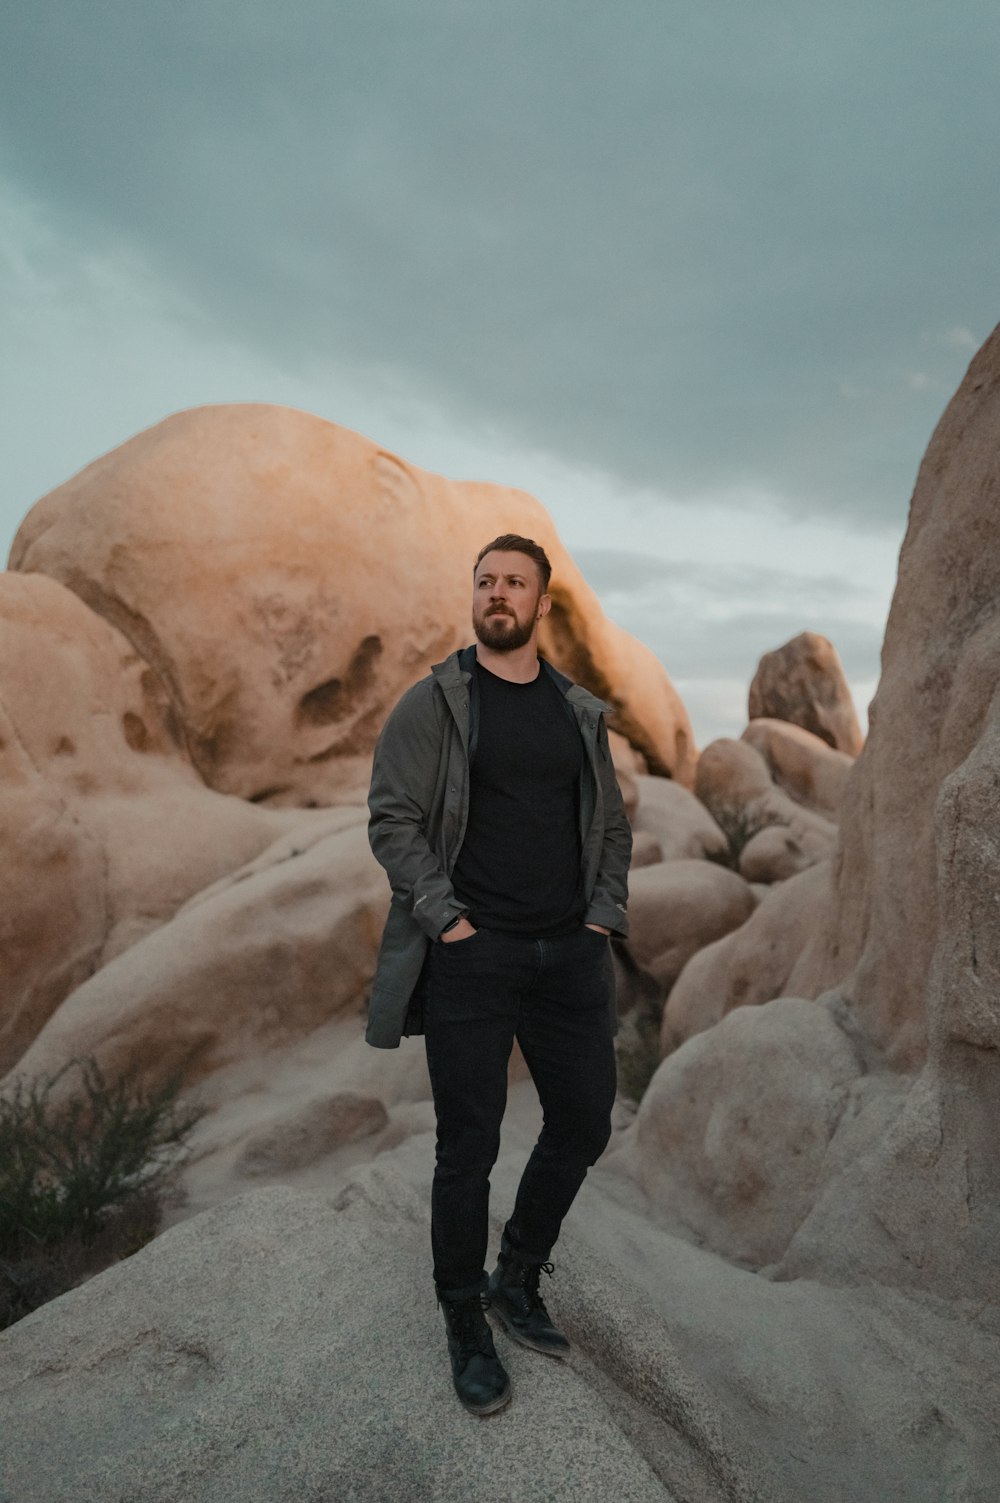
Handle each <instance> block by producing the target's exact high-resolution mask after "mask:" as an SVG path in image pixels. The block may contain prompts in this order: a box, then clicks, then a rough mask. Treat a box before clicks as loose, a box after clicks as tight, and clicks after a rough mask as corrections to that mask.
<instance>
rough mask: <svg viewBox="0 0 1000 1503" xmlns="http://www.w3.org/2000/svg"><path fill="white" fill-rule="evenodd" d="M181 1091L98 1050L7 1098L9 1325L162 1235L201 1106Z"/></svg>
mask: <svg viewBox="0 0 1000 1503" xmlns="http://www.w3.org/2000/svg"><path fill="white" fill-rule="evenodd" d="M71 1072H76V1073H78V1075H79V1079H78V1081H77V1082H76V1083H75V1087H74V1088H73V1089H72V1090H68V1089H67V1087H68V1085H69V1082H68V1081H66V1082H64V1080H63V1077H64V1076H66V1075H68V1074H70V1073H71ZM57 1085H61V1087H62V1088H61V1089H60V1090H59V1091H58V1093H56V1091H55V1088H56V1086H57ZM179 1090H180V1082H179V1081H177V1080H171V1081H169V1082H167V1083H166V1084H164V1085H162V1086H160V1087H159V1088H158V1089H156V1090H152V1091H150V1090H144V1089H142V1088H141V1087H140V1086H139V1085H138V1084H137V1083H136V1082H135V1081H134V1079H132V1078H131V1077H129V1076H120V1077H118V1078H117V1079H116V1080H114V1081H108V1080H106V1079H105V1077H104V1075H103V1073H102V1072H101V1070H100V1068H99V1066H98V1065H97V1063H96V1061H95V1060H92V1059H91V1060H74V1061H71V1063H70V1064H68V1065H66V1066H65V1067H64V1068H63V1069H62V1070H60V1071H59V1072H58V1073H57V1074H56V1075H54V1076H52V1077H50V1078H47V1079H41V1080H33V1081H18V1082H17V1083H16V1084H15V1085H14V1087H13V1089H12V1091H11V1092H10V1094H9V1095H8V1096H6V1097H5V1098H0V1329H3V1327H5V1326H8V1325H11V1324H12V1323H13V1322H14V1321H15V1320H19V1319H20V1318H21V1316H23V1315H27V1314H28V1312H29V1311H30V1310H33V1309H35V1308H37V1306H38V1305H40V1304H44V1303H45V1301H46V1300H48V1299H52V1298H54V1297H55V1296H56V1295H57V1294H61V1293H63V1292H64V1291H65V1290H67V1289H69V1288H71V1287H72V1286H73V1285H74V1284H76V1283H79V1282H80V1280H81V1279H83V1278H85V1277H86V1276H87V1275H88V1274H89V1273H95V1272H97V1271H98V1270H99V1269H100V1268H103V1267H106V1266H107V1265H108V1264H109V1263H112V1262H115V1261H117V1259H119V1258H122V1257H127V1256H128V1255H129V1254H130V1253H133V1252H136V1251H138V1249H139V1248H140V1247H142V1246H143V1244H144V1243H146V1242H148V1241H149V1240H150V1238H151V1237H153V1236H154V1235H155V1233H156V1229H157V1227H158V1225H159V1221H160V1215H161V1212H162V1208H163V1205H164V1203H165V1200H166V1197H167V1195H168V1194H169V1192H170V1191H171V1189H172V1187H173V1184H174V1182H175V1174H176V1169H177V1166H178V1164H179V1162H180V1159H181V1157H182V1155H183V1153H184V1151H185V1147H186V1140H187V1138H188V1135H189V1133H190V1131H191V1129H192V1128H193V1126H194V1125H195V1122H196V1121H197V1120H198V1116H199V1113H198V1112H197V1111H191V1110H188V1111H181V1109H180V1108H179V1106H178V1102H177V1096H178V1092H179Z"/></svg>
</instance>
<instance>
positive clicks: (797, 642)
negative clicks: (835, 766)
mask: <svg viewBox="0 0 1000 1503" xmlns="http://www.w3.org/2000/svg"><path fill="white" fill-rule="evenodd" d="M749 717H750V719H751V720H756V719H758V718H761V717H764V718H767V719H771V720H787V721H789V722H790V723H791V724H792V725H800V726H801V727H802V728H803V730H806V731H811V732H812V733H813V735H815V736H818V737H819V738H820V740H822V741H825V742H826V743H827V745H829V746H832V747H834V748H835V749H836V750H837V751H841V752H846V753H847V755H848V756H850V757H856V756H857V755H858V753H859V752H860V750H861V748H862V746H863V745H864V737H863V736H862V734H861V726H860V724H859V722H858V714H857V711H856V710H855V708H854V701H853V700H852V698H851V691H850V688H849V687H848V683H847V679H846V677H845V675H844V670H843V668H842V667H841V663H840V658H839V657H838V655H837V651H836V649H835V647H834V646H833V643H832V642H831V641H829V639H828V638H827V637H821V636H820V635H819V633H818V632H814V631H804V632H800V633H799V635H798V636H797V637H792V639H791V641H789V642H786V643H784V645H783V646H781V647H778V648H775V650H774V651H773V652H765V654H764V656H763V657H762V658H761V660H760V662H759V663H758V664H757V672H756V673H755V674H754V677H753V681H752V683H751V684H750V694H749Z"/></svg>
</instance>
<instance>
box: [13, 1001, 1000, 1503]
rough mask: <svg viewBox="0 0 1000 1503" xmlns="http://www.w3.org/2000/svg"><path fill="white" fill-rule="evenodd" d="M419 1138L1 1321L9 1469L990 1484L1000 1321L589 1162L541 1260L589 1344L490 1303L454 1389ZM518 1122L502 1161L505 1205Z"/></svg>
mask: <svg viewBox="0 0 1000 1503" xmlns="http://www.w3.org/2000/svg"><path fill="white" fill-rule="evenodd" d="M737 1016H738V1015H734V1017H733V1019H731V1020H729V1021H730V1023H731V1024H735V1023H736V1021H737ZM792 1036H793V1037H794V1035H792ZM799 1047H801V1045H800V1046H799ZM806 1057H808V1056H806ZM789 1079H790V1072H789V1071H788V1070H787V1068H786V1070H785V1073H784V1076H783V1080H784V1081H788V1080H789ZM802 1095H803V1092H802V1091H801V1090H800V1092H799V1096H800V1099H801V1097H802ZM753 1107H754V1109H755V1110H757V1111H758V1113H759V1112H760V1110H761V1104H760V1102H758V1103H756V1104H753ZM424 1148H425V1149H426V1150H427V1151H426V1152H424V1153H423V1154H421V1155H418V1154H417V1153H415V1152H410V1151H407V1150H405V1149H401V1150H399V1151H397V1152H395V1153H393V1154H392V1155H389V1156H386V1157H385V1158H383V1159H382V1160H381V1161H379V1162H377V1163H376V1164H373V1165H371V1166H369V1167H367V1168H365V1169H363V1170H361V1171H359V1172H357V1173H356V1174H355V1175H354V1176H353V1177H352V1178H351V1179H350V1180H349V1181H348V1182H347V1183H346V1184H345V1185H344V1186H343V1187H342V1188H341V1189H340V1191H339V1192H338V1193H337V1194H336V1196H335V1197H331V1196H329V1195H324V1196H319V1195H315V1194H306V1193H303V1192H301V1191H293V1190H290V1189H287V1188H285V1187H274V1188H270V1189H267V1190H256V1191H254V1192H253V1193H252V1194H248V1195H242V1196H240V1197H238V1198H235V1199H231V1200H229V1201H227V1202H226V1203H225V1204H224V1205H220V1206H217V1207H215V1208H213V1209H212V1210H210V1211H207V1212H206V1213H204V1214H203V1215H200V1216H198V1217H196V1218H194V1219H192V1220H189V1221H187V1222H185V1223H184V1224H183V1225H181V1226H177V1227H175V1228H173V1229H171V1230H170V1231H168V1232H166V1233H165V1234H164V1235H162V1236H161V1237H159V1238H158V1239H157V1240H156V1241H155V1242H153V1243H152V1244H150V1246H148V1247H147V1248H146V1249H144V1250H143V1251H142V1252H140V1253H138V1254H137V1255H136V1256H134V1257H133V1258H130V1259H129V1260H127V1261H126V1262H124V1263H122V1264H120V1265H119V1266H118V1267H116V1268H113V1269H110V1270H109V1271H108V1272H106V1273H104V1274H101V1275H100V1276H98V1277H97V1278H96V1279H93V1280H92V1281H91V1282H90V1283H88V1284H85V1285H84V1286H83V1287H82V1288H80V1289H76V1290H74V1291H73V1292H72V1293H70V1294H68V1295H66V1296H64V1297H63V1298H62V1299H60V1300H58V1301H56V1302H54V1303H53V1304H51V1305H49V1306H46V1307H44V1308H43V1309H41V1310H39V1311H37V1312H36V1313H35V1314H34V1315H31V1316H28V1317H27V1318H26V1319H25V1320H23V1321H21V1322H20V1323H19V1324H18V1325H17V1326H14V1327H13V1328H12V1329H11V1330H9V1331H7V1332H4V1333H2V1334H0V1409H2V1412H3V1415H4V1433H3V1441H2V1464H3V1481H4V1488H5V1491H6V1492H7V1493H8V1494H9V1495H10V1497H12V1498H16V1499H17V1500H18V1503H51V1500H53V1499H55V1498H69V1497H72V1498H73V1499H80V1500H88V1503H133V1500H136V1499H139V1498H141V1499H142V1500H143V1503H208V1500H211V1503H243V1500H245V1499H247V1498H253V1499H254V1500H255V1503H293V1500H294V1503H299V1500H301V1499H303V1498H311V1499H312V1498H314V1499H317V1500H319V1499H324V1500H325V1499H345V1500H347V1499H350V1500H352V1503H383V1500H384V1499H385V1498H386V1497H393V1498H397V1497H398V1498H401V1499H402V1498H405V1499H411V1498H413V1499H417V1498H423V1499H433V1500H435V1503H452V1500H454V1503H466V1500H467V1499H468V1497H469V1485H470V1477H471V1476H472V1473H473V1471H474V1474H475V1486H474V1491H475V1496H476V1498H477V1499H480V1500H482V1503H508V1500H510V1499H511V1498H517V1499H518V1500H519V1503H548V1500H563V1499H565V1500H567V1503H568V1500H570V1499H573V1500H576V1499H581V1498H582V1499H585V1498H599V1499H606V1498H615V1499H621V1500H623V1503H671V1500H676V1503H680V1500H681V1499H685V1500H686V1499H699V1500H701V1499H704V1500H706V1503H802V1498H803V1487H804V1486H805V1490H806V1492H807V1493H808V1496H809V1498H810V1500H815V1503H842V1500H843V1499H845V1498H850V1499H851V1503H885V1500H886V1499H887V1498H899V1499H904V1498H905V1499H906V1500H907V1503H940V1500H941V1499H942V1498H946V1497H948V1496H949V1495H950V1494H951V1495H957V1496H961V1497H963V1498H967V1499H969V1500H970V1503H987V1500H989V1499H990V1498H991V1497H992V1495H993V1492H994V1491H995V1478H996V1474H997V1468H998V1466H1000V1447H998V1442H997V1434H996V1424H995V1416H996V1411H997V1406H998V1404H1000V1383H998V1379H997V1374H998V1372H1000V1356H998V1341H997V1337H996V1335H995V1334H994V1335H992V1336H990V1335H989V1333H987V1332H985V1331H977V1330H976V1329H975V1328H972V1327H969V1326H968V1325H965V1326H963V1325H961V1324H960V1323H959V1322H956V1321H955V1320H953V1319H950V1318H948V1316H947V1314H945V1313H939V1312H937V1311H935V1310H934V1309H932V1308H929V1307H928V1306H927V1305H926V1303H922V1302H918V1301H915V1300H906V1299H902V1298H900V1297H898V1296H893V1297H892V1298H891V1299H888V1298H886V1297H885V1296H884V1294H883V1295H882V1296H881V1297H880V1296H879V1291H876V1290H873V1289H872V1288H871V1287H867V1288H865V1289H863V1290H859V1291H840V1290H833V1289H824V1288H822V1287H820V1286H817V1285H816V1284H813V1283H810V1282H808V1281H801V1282H791V1283H772V1282H769V1281H768V1280H766V1279H762V1278H757V1277H754V1276H752V1275H750V1274H748V1273H746V1272H744V1271H742V1270H740V1269H737V1268H733V1267H731V1266H728V1265H727V1264H726V1263H725V1262H724V1261H723V1260H722V1259H721V1258H718V1257H714V1256H712V1255H710V1254H706V1253H705V1252H703V1251H700V1250H698V1249H696V1248H694V1247H692V1246H690V1245H688V1244H687V1243H685V1242H684V1241H681V1240H679V1239H678V1238H677V1237H676V1236H673V1235H670V1234H669V1233H668V1232H667V1231H666V1230H663V1229H660V1228H657V1227H654V1226H653V1225H651V1224H650V1222H649V1221H648V1220H647V1219H645V1218H644V1217H643V1216H642V1215H641V1214H639V1213H638V1212H637V1210H636V1208H635V1207H633V1206H631V1205H628V1204H625V1203H623V1201H622V1197H621V1194H620V1192H619V1193H617V1194H616V1196H615V1198H612V1197H611V1196H610V1195H609V1194H608V1188H609V1185H608V1182H607V1181H606V1180H605V1181H603V1183H602V1175H601V1171H600V1170H597V1171H595V1172H593V1173H592V1174H591V1175H590V1176H589V1177H588V1181H587V1183H586V1185H585V1186H584V1189H583V1191H582V1193H581V1195H580V1197H579V1200H578V1203H577V1205H576V1206H574V1208H573V1210H572V1211H571V1213H570V1218H569V1221H568V1224H567V1227H566V1231H565V1235H564V1236H563V1237H562V1238H561V1239H560V1242H559V1244H558V1245H557V1249H556V1252H555V1265H556V1266H555V1275H554V1277H553V1279H552V1282H551V1285H550V1286H548V1287H547V1288H546V1297H547V1299H548V1301H549V1304H550V1307H551V1308H552V1310H553V1314H554V1315H555V1317H556V1318H557V1319H558V1321H559V1323H560V1325H561V1326H562V1327H563V1328H564V1329H565V1330H566V1331H567V1333H568V1335H569V1336H570V1339H571V1340H572V1342H573V1344H574V1354H573V1356H572V1358H571V1359H570V1361H568V1362H552V1361H551V1360H548V1359H546V1358H543V1357H539V1356H538V1355H537V1354H536V1353H533V1352H529V1351H526V1350H524V1349H523V1348H521V1347H518V1346H517V1345H515V1344H514V1343H513V1342H511V1341H510V1340H509V1339H508V1338H507V1337H506V1336H505V1335H504V1333H503V1332H502V1331H498V1332H497V1346H498V1350H499V1351H500V1353H501V1355H502V1358H503V1360H504V1362H505V1364H506V1366H507V1367H508V1369H509V1371H510V1375H511V1384H512V1388H513V1399H512V1402H511V1404H510V1405H509V1407H508V1408H507V1409H505V1410H503V1411H501V1413H499V1414H497V1415H495V1416H492V1417H490V1418H489V1419H487V1420H479V1419H476V1418H475V1417H474V1416H471V1415H468V1414H466V1413H465V1411H464V1410H463V1409H462V1408H461V1407H460V1406H459V1404H458V1403H457V1401H456V1399H455V1396H454V1393H453V1391H452V1386H451V1374H450V1370H449V1366H448V1359H447V1352H446V1349H445V1342H444V1329H443V1323H442V1321H441V1316H440V1312H439V1311H438V1310H437V1308H436V1307H435V1303H434V1295H433V1289H432V1286H431V1281H430V1267H429V1226H428V1212H427V1204H428V1195H427V1189H428V1186H427V1177H428V1175H429V1171H430V1164H431V1159H432V1155H431V1153H430V1151H429V1150H430V1142H429V1140H428V1141H427V1142H426V1143H425V1144H424ZM517 1148H518V1151H517V1153H516V1154H510V1153H508V1154H506V1155H505V1156H504V1157H502V1159H501V1162H500V1163H499V1164H498V1166H497V1171H496V1173H495V1175H494V1189H495V1191H497V1190H499V1192H500V1193H501V1194H502V1197H503V1199H502V1205H503V1206H506V1204H507V1201H508V1196H509V1194H510V1193H511V1188H512V1183H513V1182H514V1180H515V1179H516V1175H517V1174H518V1173H519V1172H520V1167H521V1162H522V1161H523V1151H524V1147H523V1144H522V1143H521V1141H520V1140H519V1141H518V1145H517ZM499 1211H500V1207H499V1206H498V1212H499ZM501 1216H502V1212H501V1213H500V1214H499V1215H498V1217H497V1219H496V1220H495V1222H494V1225H493V1238H492V1245H493V1246H495V1244H496V1241H497V1240H498V1238H499V1228H500V1225H501ZM547 1285H548V1281H547ZM859 1455H861V1456H863V1457H864V1464H863V1465H860V1464H859V1462H858V1457H859ZM470 1457H472V1458H474V1460H473V1461H470ZM804 1479H806V1481H805V1483H804Z"/></svg>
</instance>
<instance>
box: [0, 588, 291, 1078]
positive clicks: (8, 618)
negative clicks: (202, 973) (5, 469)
mask: <svg viewBox="0 0 1000 1503" xmlns="http://www.w3.org/2000/svg"><path fill="white" fill-rule="evenodd" d="M316 817H317V816H315V815H312V816H310V815H308V814H305V813H302V812H300V811H294V810H268V809H257V808H255V807H254V806H253V805H251V804H247V803H245V802H244V801H243V800H241V799H237V798H228V797H225V796H223V795H222V794H219V793H216V792H213V791H212V790H211V789H208V788H206V787H205V786H204V784H203V783H202V781H201V778H200V777H199V776H198V774H197V772H196V771H195V770H194V768H193V767H192V766H191V763H190V761H189V759H188V757H187V754H186V751H185V750H184V748H183V744H182V738H180V733H179V729H178V726H177V723H176V721H175V719H174V717H173V714H172V710H171V706H170V702H169V698H168V696H167V694H166V692H165V690H164V686H163V684H162V682H161V681H160V679H159V678H158V676H157V674H156V673H155V672H154V671H153V670H152V669H151V668H150V666H149V665H148V663H146V662H144V661H143V660H142V658H140V657H139V656H138V655H137V653H136V652H135V650H134V648H133V647H132V646H131V644H130V643H129V642H128V641H127V640H126V639H125V637H123V636H122V635H121V633H120V632H118V631H117V630H115V628H114V627H112V626H109V624H108V623H107V622H106V621H104V620H102V619H101V617H100V616H97V615H95V614H94V612H93V611H91V610H90V609H88V607H87V606H86V605H84V604H83V603H82V601H81V600H80V599H79V598H78V597H77V596H76V595H74V594H73V593H72V592H71V591H69V590H67V589H65V588H64V587H63V586H62V585H61V584H58V583H57V582H56V581H55V580H53V579H48V578H46V577H45V576H44V575H41V574H10V573H7V574H0V840H2V845H3V851H4V860H3V863H2V868H0V938H2V945H0V948H2V951H3V974H2V979H0V1072H2V1071H3V1070H5V1069H7V1068H9V1067H10V1065H12V1064H13V1063H14V1061H15V1060H16V1059H17V1058H18V1056H19V1055H20V1054H21V1052H22V1051H23V1050H24V1049H25V1048H26V1047H27V1046H28V1044H29V1043H30V1042H31V1040H32V1039H33V1038H34V1037H35V1035H36V1034H37V1033H38V1032H39V1030H40V1029H41V1028H42V1027H43V1026H44V1024H45V1022H46V1020H47V1019H48V1018H49V1017H50V1016H51V1014H52V1012H53V1011H54V1009H55V1008H56V1007H57V1006H58V1005H59V1003H60V1002H61V1001H62V1000H63V998H64V997H65V996H67V995H68V993H69V992H71V991H73V990H74V988H75V987H77V986H79V985H81V984H82V983H84V982H85V981H86V980H87V978H88V977H89V976H91V975H92V974H93V973H94V972H95V971H99V970H100V969H101V968H102V967H103V966H106V965H107V964H108V963H109V962H111V961H112V960H114V958H115V957H116V956H117V955H119V954H121V953H122V951H124V950H127V949H128V948H129V947H130V946H131V945H133V944H135V943H136V942H137V941H138V940H139V939H141V938H142V937H143V936H144V935H146V934H149V933H150V932H151V931H152V930H154V929H156V928H157V927H158V926H159V925H161V924H163V923H164V922H165V921H166V920H168V919H169V918H171V917H172V916H173V914H174V913H176V911H177V910H178V908H180V907H181V906H182V904H183V903H184V902H185V901H186V900H187V899H188V898H190V897H191V896H192V894H194V893H196V892H198V891H199V890H200V889H203V888H205V887H207V886H209V885H210V884H212V883H213V882H215V881H216V880H217V879H218V878H220V877H222V876H223V875H225V874H228V873H229V872H231V871H233V870H234V868H237V867H240V866H242V865H243V864H244V863H245V862H247V861H249V860H251V859H252V858H253V857H254V856H256V855H257V853H258V852H260V851H261V850H263V848H264V847H266V846H270V845H272V844H273V843H274V841H275V840H277V839H278V838H279V836H280V835H281V834H282V832H285V831H295V830H299V829H302V828H304V827H306V826H308V825H309V824H310V821H311V820H315V819H316Z"/></svg>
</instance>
